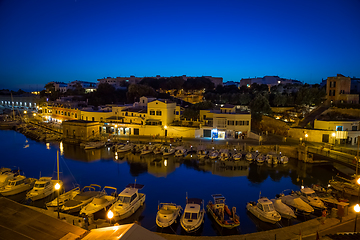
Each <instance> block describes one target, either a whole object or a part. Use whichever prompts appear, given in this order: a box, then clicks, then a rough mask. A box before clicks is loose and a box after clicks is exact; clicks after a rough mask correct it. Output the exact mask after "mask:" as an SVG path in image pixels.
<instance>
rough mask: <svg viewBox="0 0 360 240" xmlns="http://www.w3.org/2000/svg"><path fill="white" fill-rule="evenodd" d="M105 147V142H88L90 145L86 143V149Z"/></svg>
mask: <svg viewBox="0 0 360 240" xmlns="http://www.w3.org/2000/svg"><path fill="white" fill-rule="evenodd" d="M104 146H105V142H103V141H98V142H88V143H85V145H84V149H85V150H90V149H95V148H102V147H104Z"/></svg>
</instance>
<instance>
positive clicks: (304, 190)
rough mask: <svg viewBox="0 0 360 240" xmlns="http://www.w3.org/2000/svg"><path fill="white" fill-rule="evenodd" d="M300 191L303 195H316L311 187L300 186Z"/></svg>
mask: <svg viewBox="0 0 360 240" xmlns="http://www.w3.org/2000/svg"><path fill="white" fill-rule="evenodd" d="M300 193H301V195H302V196H304V197H313V198H314V197H317V196H316V193H315V191H314V190H313V189H311V188H302V189H301V190H300Z"/></svg>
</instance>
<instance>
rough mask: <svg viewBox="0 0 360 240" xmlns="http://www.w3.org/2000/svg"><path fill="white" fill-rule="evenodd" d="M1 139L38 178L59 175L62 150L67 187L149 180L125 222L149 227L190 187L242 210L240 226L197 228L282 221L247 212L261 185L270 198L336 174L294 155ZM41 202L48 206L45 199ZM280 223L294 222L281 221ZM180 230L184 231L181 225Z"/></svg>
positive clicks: (5, 156)
mask: <svg viewBox="0 0 360 240" xmlns="http://www.w3.org/2000/svg"><path fill="white" fill-rule="evenodd" d="M0 140H1V142H2V144H1V145H0V151H1V152H2V157H1V160H0V164H1V166H2V167H18V168H20V169H21V170H22V171H24V173H25V174H26V176H27V177H34V178H39V176H40V174H41V176H53V177H54V178H55V177H56V152H57V150H60V152H61V153H62V154H61V156H60V171H61V174H60V177H61V179H62V180H63V182H64V184H65V187H66V189H67V190H69V189H70V188H72V187H73V186H74V184H76V183H77V184H80V186H81V187H84V186H87V185H90V184H98V185H101V186H102V187H104V186H112V187H116V188H117V189H118V192H121V191H122V190H123V188H124V187H125V186H126V185H127V184H128V183H133V182H134V181H135V178H136V182H137V183H140V184H144V185H145V188H144V189H143V190H141V191H142V192H143V193H145V194H146V207H145V206H144V207H142V209H140V211H138V212H137V213H136V215H135V216H133V217H132V218H130V219H127V220H124V221H123V222H121V223H128V222H131V221H134V220H137V221H139V223H140V224H141V225H142V226H144V227H145V228H147V229H149V230H151V231H156V230H157V227H156V223H155V216H156V212H157V205H158V203H159V202H173V203H177V204H180V205H182V206H183V207H185V201H186V193H187V195H188V196H189V197H197V198H202V199H204V202H205V205H206V204H207V202H208V201H209V200H211V194H216V193H221V194H223V195H224V196H225V197H226V202H227V204H228V205H229V207H230V208H231V207H232V206H235V207H236V208H237V213H238V214H239V216H240V222H241V225H240V229H239V230H233V231H228V232H224V231H221V229H220V230H219V227H218V226H217V225H216V224H215V222H214V221H213V220H212V219H211V218H210V217H208V216H207V215H206V217H205V223H204V227H203V229H202V232H200V233H199V234H202V235H210V236H211V235H219V234H225V235H226V234H236V233H241V234H243V233H250V232H256V231H262V230H268V229H272V228H276V227H278V226H276V225H271V224H265V223H263V222H261V221H259V220H258V219H256V218H254V217H253V216H251V215H249V214H247V212H246V209H245V206H246V203H247V202H248V201H256V200H257V199H258V198H259V193H260V191H261V195H262V196H266V197H268V198H269V199H271V198H274V197H275V195H276V194H278V193H280V192H282V191H283V190H285V189H294V190H299V188H300V185H301V182H302V181H303V182H304V185H311V184H312V183H316V184H319V183H320V184H326V183H327V182H328V180H329V179H331V176H332V175H333V173H332V171H331V167H330V166H327V167H326V166H324V167H320V166H313V165H310V164H304V163H303V162H300V161H297V160H295V159H290V161H289V163H288V164H287V165H278V166H269V165H267V164H262V165H256V164H249V162H247V161H245V160H243V161H239V162H237V163H228V164H224V163H221V162H214V161H213V162H211V161H207V162H206V161H205V162H204V161H198V160H197V158H196V155H195V154H193V155H192V157H191V155H190V154H189V155H188V156H187V157H185V158H182V159H179V158H175V157H174V156H167V157H163V156H157V155H144V156H141V155H139V154H132V153H126V154H118V155H117V156H115V154H114V153H113V152H112V151H111V150H110V149H109V148H103V149H95V150H84V149H83V148H80V147H79V146H76V145H71V144H66V143H63V144H59V143H50V144H49V145H47V144H45V143H39V142H36V141H33V140H28V139H27V138H26V137H24V136H23V135H22V134H20V133H17V132H15V131H0ZM24 146H27V147H26V148H24ZM320 172H321V174H319V173H320ZM17 197H18V196H17ZM19 201H20V200H19ZM38 204H39V207H41V206H44V202H43V203H41V202H40V203H38ZM297 222H298V220H295V221H293V223H297ZM281 224H282V225H283V226H285V225H289V224H291V223H287V222H284V221H283V222H281ZM168 230H169V229H167V230H166V229H165V230H163V231H168ZM234 231H235V232H234ZM237 231H238V232H237ZM170 232H172V230H170ZM176 232H177V233H178V234H183V233H182V232H181V227H180V226H178V227H177V229H176Z"/></svg>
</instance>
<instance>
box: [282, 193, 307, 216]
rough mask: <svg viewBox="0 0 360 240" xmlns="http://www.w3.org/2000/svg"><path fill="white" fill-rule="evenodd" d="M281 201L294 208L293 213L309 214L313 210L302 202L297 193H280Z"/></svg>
mask: <svg viewBox="0 0 360 240" xmlns="http://www.w3.org/2000/svg"><path fill="white" fill-rule="evenodd" d="M280 199H281V202H283V203H285V204H286V205H288V206H290V207H291V208H293V209H294V211H295V214H303V215H309V214H311V213H313V212H314V209H313V208H312V207H311V206H310V205H309V204H307V203H306V202H304V201H303V200H302V199H301V198H300V197H299V196H298V195H296V194H292V195H284V194H280Z"/></svg>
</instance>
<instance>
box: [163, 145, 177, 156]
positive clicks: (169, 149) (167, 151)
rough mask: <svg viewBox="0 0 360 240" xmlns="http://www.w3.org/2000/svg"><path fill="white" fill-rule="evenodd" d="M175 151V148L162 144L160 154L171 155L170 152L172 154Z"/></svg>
mask: <svg viewBox="0 0 360 240" xmlns="http://www.w3.org/2000/svg"><path fill="white" fill-rule="evenodd" d="M174 153H175V148H174V147H172V146H171V144H170V146H164V147H163V151H162V154H163V156H168V155H171V154H174Z"/></svg>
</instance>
